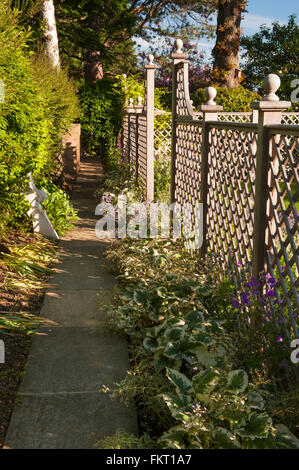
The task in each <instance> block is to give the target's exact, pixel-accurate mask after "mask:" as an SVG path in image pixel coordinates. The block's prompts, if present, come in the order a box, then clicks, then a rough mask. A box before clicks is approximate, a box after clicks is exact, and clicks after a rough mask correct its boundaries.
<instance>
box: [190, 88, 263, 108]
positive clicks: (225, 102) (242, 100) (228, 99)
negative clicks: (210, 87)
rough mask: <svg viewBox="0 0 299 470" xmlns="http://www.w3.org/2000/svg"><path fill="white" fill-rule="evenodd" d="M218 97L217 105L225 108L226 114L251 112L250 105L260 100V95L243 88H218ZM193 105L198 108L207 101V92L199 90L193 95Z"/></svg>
mask: <svg viewBox="0 0 299 470" xmlns="http://www.w3.org/2000/svg"><path fill="white" fill-rule="evenodd" d="M216 89H217V96H216V103H217V104H218V105H220V106H223V111H224V112H238V111H240V112H246V111H251V107H250V103H251V102H252V101H257V100H260V98H261V97H260V95H259V94H258V93H256V92H254V91H250V90H248V89H246V88H243V87H242V86H239V87H238V88H230V89H229V88H220V87H216ZM191 99H192V100H193V105H194V106H195V108H198V107H199V106H200V105H201V104H204V103H205V101H206V97H205V90H204V89H203V88H199V89H198V90H196V91H194V92H193V93H191Z"/></svg>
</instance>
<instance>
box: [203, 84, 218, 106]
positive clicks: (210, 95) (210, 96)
mask: <svg viewBox="0 0 299 470" xmlns="http://www.w3.org/2000/svg"><path fill="white" fill-rule="evenodd" d="M205 96H206V98H207V101H206V102H205V104H207V105H210V106H216V102H215V98H216V96H217V90H216V88H214V87H212V86H209V87H208V88H206V89H205Z"/></svg>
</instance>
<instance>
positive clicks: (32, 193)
mask: <svg viewBox="0 0 299 470" xmlns="http://www.w3.org/2000/svg"><path fill="white" fill-rule="evenodd" d="M27 176H28V178H29V184H28V190H27V193H26V196H25V199H26V201H28V202H29V204H30V206H31V207H30V210H29V211H28V212H27V214H28V215H29V217H32V219H33V231H34V233H39V234H41V235H43V236H44V237H46V238H49V239H51V240H54V241H58V240H59V236H58V234H57V233H56V231H55V230H54V228H53V226H52V224H51V222H50V220H49V218H48V216H47V213H46V211H45V210H44V209H43V208H42V206H41V204H40V203H41V202H43V201H45V200H46V199H47V197H48V195H47V193H46V192H45V191H42V190H41V189H38V188H37V187H36V186H35V183H34V181H33V178H32V173H29V174H28V175H27Z"/></svg>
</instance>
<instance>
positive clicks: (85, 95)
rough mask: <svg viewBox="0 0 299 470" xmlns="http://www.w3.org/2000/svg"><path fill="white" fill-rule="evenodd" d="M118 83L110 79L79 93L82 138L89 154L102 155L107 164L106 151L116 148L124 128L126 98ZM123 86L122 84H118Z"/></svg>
mask: <svg viewBox="0 0 299 470" xmlns="http://www.w3.org/2000/svg"><path fill="white" fill-rule="evenodd" d="M118 85H119V84H118V83H117V82H116V81H115V80H113V79H110V78H104V79H103V80H100V81H98V82H97V83H86V84H84V85H83V86H82V87H81V88H80V91H79V96H80V102H81V110H82V118H81V125H82V136H83V139H84V142H85V146H86V150H87V152H88V153H89V154H90V155H101V156H102V157H104V162H107V161H108V155H107V152H108V150H109V148H110V147H112V146H113V145H115V143H116V139H117V136H118V134H119V131H120V129H121V126H122V113H123V103H124V97H123V95H122V93H121V91H120V90H118V91H116V88H117V86H118ZM119 86H120V85H119Z"/></svg>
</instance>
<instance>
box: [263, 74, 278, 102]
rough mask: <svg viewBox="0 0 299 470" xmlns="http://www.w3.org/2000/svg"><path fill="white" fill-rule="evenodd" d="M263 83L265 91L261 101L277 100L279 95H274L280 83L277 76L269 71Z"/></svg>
mask: <svg viewBox="0 0 299 470" xmlns="http://www.w3.org/2000/svg"><path fill="white" fill-rule="evenodd" d="M263 84H264V90H265V92H266V93H265V95H264V96H263V101H279V97H278V96H277V95H276V92H277V90H278V89H279V87H280V84H281V80H280V78H279V76H278V75H275V74H274V73H270V74H269V75H267V76H266V77H265V79H264V83H263Z"/></svg>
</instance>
